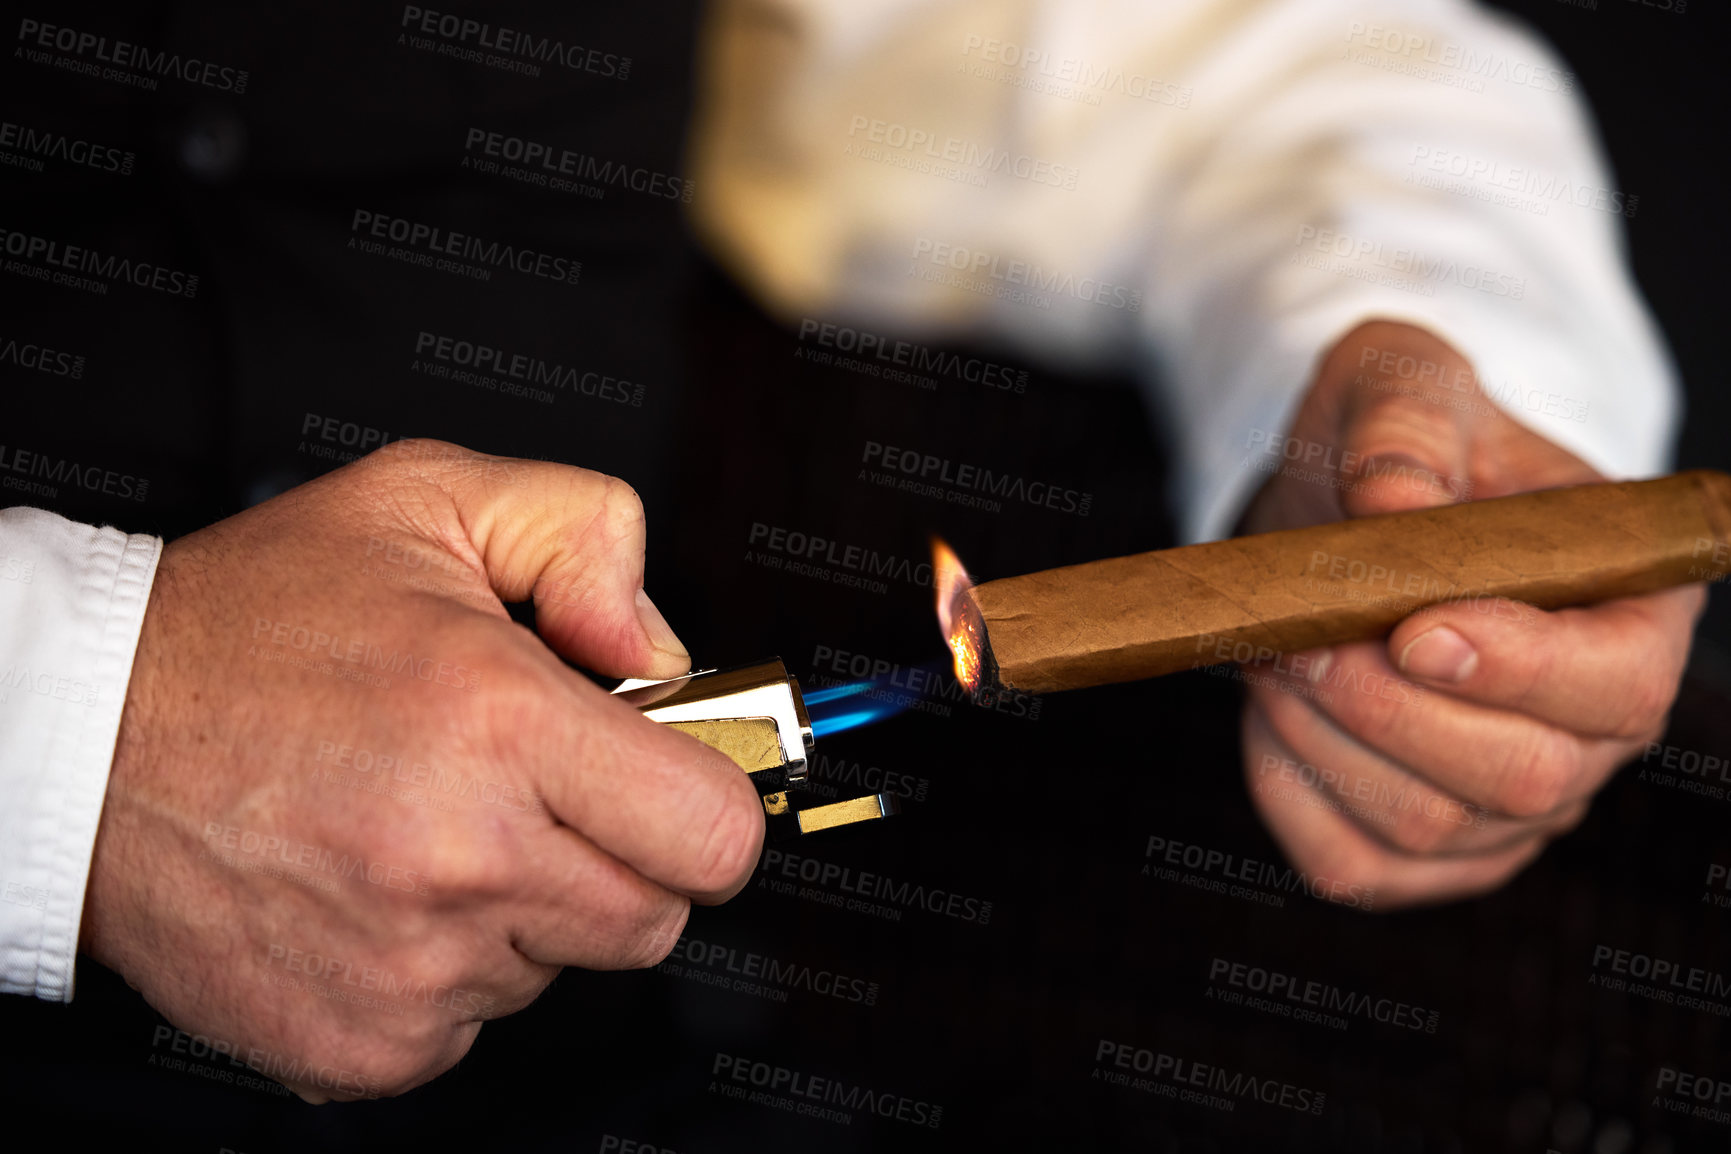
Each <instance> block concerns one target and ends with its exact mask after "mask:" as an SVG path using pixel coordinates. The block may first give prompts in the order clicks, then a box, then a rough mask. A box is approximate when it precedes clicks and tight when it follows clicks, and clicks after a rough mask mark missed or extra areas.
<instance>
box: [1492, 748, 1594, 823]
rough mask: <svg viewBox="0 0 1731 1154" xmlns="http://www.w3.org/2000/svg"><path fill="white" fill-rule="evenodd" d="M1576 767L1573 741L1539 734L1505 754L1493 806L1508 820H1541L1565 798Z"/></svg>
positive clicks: (1578, 757)
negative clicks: (1508, 818) (1509, 818)
mask: <svg viewBox="0 0 1731 1154" xmlns="http://www.w3.org/2000/svg"><path fill="white" fill-rule="evenodd" d="M1579 767H1580V753H1579V750H1578V748H1577V747H1576V745H1575V744H1574V742H1573V740H1572V739H1570V738H1569V737H1568V736H1567V735H1565V734H1561V733H1558V732H1556V731H1554V730H1550V729H1546V730H1542V731H1541V732H1540V733H1539V734H1538V735H1536V736H1534V737H1531V738H1528V739H1525V740H1523V741H1520V742H1518V743H1516V744H1515V745H1513V746H1512V747H1511V748H1510V749H1509V750H1508V751H1507V753H1506V754H1505V756H1504V758H1503V764H1502V768H1501V772H1500V773H1499V774H1498V784H1497V788H1496V795H1495V798H1494V804H1495V806H1496V808H1497V809H1499V810H1501V811H1502V812H1503V813H1505V814H1507V815H1509V816H1510V817H1514V818H1519V819H1523V820H1529V821H1530V820H1532V819H1535V818H1541V817H1544V816H1545V815H1547V814H1549V813H1551V812H1552V811H1554V810H1555V809H1556V808H1557V807H1558V806H1559V805H1561V804H1562V803H1563V801H1564V799H1565V798H1566V797H1567V796H1568V792H1569V787H1570V785H1571V784H1572V783H1573V782H1574V780H1575V778H1576V776H1577V775H1578V772H1579Z"/></svg>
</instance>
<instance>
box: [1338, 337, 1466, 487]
mask: <svg viewBox="0 0 1731 1154" xmlns="http://www.w3.org/2000/svg"><path fill="white" fill-rule="evenodd" d="M1438 343H1439V344H1440V342H1438ZM1427 351H1428V350H1427ZM1448 352H1449V353H1451V354H1453V350H1448ZM1432 355H1433V356H1435V355H1437V354H1435V353H1434V352H1433V353H1432ZM1453 355H1454V356H1455V357H1456V358H1457V359H1460V361H1461V364H1462V365H1465V363H1466V362H1465V360H1464V358H1459V354H1453ZM1469 374H1470V370H1469ZM1467 379H1471V378H1470V375H1469V376H1468V378H1467ZM1458 396H1459V394H1454V393H1452V392H1451V391H1449V390H1446V389H1442V388H1439V387H1437V386H1434V385H1431V386H1423V385H1415V384H1414V383H1413V382H1412V381H1410V380H1403V379H1401V378H1400V377H1398V376H1394V375H1392V374H1383V373H1377V372H1363V371H1361V372H1359V373H1357V374H1356V375H1355V376H1354V377H1353V379H1352V382H1351V384H1349V385H1348V386H1347V388H1346V392H1345V395H1344V397H1343V398H1342V401H1343V404H1342V406H1341V428H1340V441H1339V444H1340V446H1341V449H1342V450H1343V451H1342V453H1341V457H1340V465H1339V472H1340V474H1341V476H1340V493H1341V506H1342V510H1343V511H1344V512H1345V513H1346V515H1347V516H1349V517H1363V516H1366V515H1369V514H1372V513H1395V512H1399V511H1401V510H1403V509H1428V508H1432V507H1434V506H1437V505H1450V504H1454V503H1455V502H1457V501H1464V500H1467V499H1469V498H1470V497H1471V496H1472V484H1471V482H1470V481H1469V480H1468V479H1467V478H1468V470H1469V468H1470V465H1471V460H1472V452H1471V450H1472V431H1473V430H1472V423H1471V419H1470V416H1469V415H1468V413H1467V411H1466V406H1463V405H1459V404H1457V403H1454V402H1455V401H1456V400H1457V398H1458Z"/></svg>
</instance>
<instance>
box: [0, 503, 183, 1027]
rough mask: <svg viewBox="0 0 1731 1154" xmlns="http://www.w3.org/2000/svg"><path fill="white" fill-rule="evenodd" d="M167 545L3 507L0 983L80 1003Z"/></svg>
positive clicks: (0, 526) (7, 990)
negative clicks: (87, 922)
mask: <svg viewBox="0 0 1731 1154" xmlns="http://www.w3.org/2000/svg"><path fill="white" fill-rule="evenodd" d="M161 552H162V542H161V540H160V539H158V538H156V537H149V536H143V535H128V534H126V533H122V532H119V531H118V530H115V529H97V528H93V527H92V526H89V525H80V524H77V523H76V522H73V521H68V520H67V519H66V518H64V517H60V516H56V515H55V514H53V513H49V512H45V511H44V510H41V509H26V508H15V509H0V992H5V993H12V994H35V995H36V996H37V997H40V998H49V999H53V1000H56V1001H62V1002H68V1001H71V1000H72V975H73V958H74V956H75V955H76V953H77V951H78V925H79V921H80V919H81V917H82V915H83V911H84V883H85V880H86V878H87V877H88V876H89V873H90V855H91V850H92V849H93V848H94V846H95V843H96V823H97V819H98V818H99V817H100V816H101V813H102V798H103V795H104V793H105V792H106V790H107V788H108V768H109V765H110V763H111V762H112V761H113V760H114V743H115V740H116V738H117V736H118V734H119V732H120V713H121V707H122V706H124V705H125V704H126V686H127V683H128V682H129V681H130V680H131V679H132V658H133V654H134V652H135V651H136V649H137V648H138V635H139V631H140V630H141V629H142V628H143V625H144V607H145V605H146V603H147V602H148V601H149V599H150V586H151V582H152V580H153V579H154V578H155V576H156V561H157V558H158V557H159V556H160V555H161Z"/></svg>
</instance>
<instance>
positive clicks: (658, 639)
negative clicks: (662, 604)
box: [637, 589, 691, 657]
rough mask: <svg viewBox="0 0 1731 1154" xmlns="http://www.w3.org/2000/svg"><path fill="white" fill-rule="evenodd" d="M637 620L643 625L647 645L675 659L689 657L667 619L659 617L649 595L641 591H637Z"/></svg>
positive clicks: (659, 611)
mask: <svg viewBox="0 0 1731 1154" xmlns="http://www.w3.org/2000/svg"><path fill="white" fill-rule="evenodd" d="M637 620H638V621H640V622H642V623H643V632H645V633H647V634H649V644H651V645H653V646H655V648H657V649H659V650H662V651H663V652H665V653H671V654H673V655H674V656H675V657H689V656H691V654H690V652H689V651H688V650H687V649H686V648H685V646H684V645H682V644H680V641H679V636H678V634H676V633H674V632H673V626H671V625H669V624H668V623H667V618H665V617H663V616H662V615H661V610H659V609H657V608H656V607H655V602H653V601H651V600H650V599H649V594H647V593H645V592H644V591H643V590H641V589H639V590H638V591H637Z"/></svg>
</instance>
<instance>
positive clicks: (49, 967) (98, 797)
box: [0, 0, 1678, 998]
mask: <svg viewBox="0 0 1731 1154" xmlns="http://www.w3.org/2000/svg"><path fill="white" fill-rule="evenodd" d="M709 20H710V23H709V27H708V29H707V33H706V41H705V66H704V72H705V77H704V89H703V91H702V93H700V97H701V99H700V102H699V108H700V111H699V118H698V122H697V124H696V126H695V128H694V132H693V137H692V169H693V177H694V183H695V188H696V190H697V193H696V199H695V202H694V210H695V214H696V219H697V223H698V226H699V228H700V230H701V231H702V233H703V234H704V236H705V237H706V239H707V241H708V242H709V243H710V245H711V246H712V248H714V249H715V251H716V252H717V253H718V254H719V255H720V256H721V257H722V259H724V260H725V261H726V262H727V263H728V264H729V265H730V266H731V267H732V268H733V269H734V270H735V272H736V273H737V275H738V276H739V277H740V278H741V279H742V280H743V281H744V282H745V283H746V284H748V285H749V286H751V287H752V288H753V289H754V290H755V291H756V292H757V294H758V296H759V298H760V299H761V300H762V301H763V302H764V304H765V305H766V306H767V307H769V308H770V309H771V310H773V311H774V312H776V313H777V314H779V315H780V316H782V317H783V318H784V319H786V320H787V321H789V322H790V323H794V324H803V323H805V322H808V321H811V320H814V319H816V318H822V319H824V320H826V321H840V322H842V323H844V324H847V325H852V326H857V327H856V328H855V329H854V333H855V336H854V337H853V338H852V339H855V340H857V339H858V338H859V333H860V331H861V330H866V331H868V332H870V333H871V334H873V335H876V336H879V337H882V338H883V339H884V341H885V342H886V343H892V344H893V341H894V340H895V339H897V338H903V337H912V338H922V337H923V338H931V339H941V338H944V337H955V336H963V335H966V336H971V337H979V336H987V337H992V338H996V339H999V340H1002V341H1007V342H1011V343H1013V344H1020V345H1023V346H1025V347H1029V348H1036V349H1038V350H1040V351H1041V352H1042V353H1043V354H1044V355H1046V356H1049V357H1054V356H1055V357H1067V358H1070V359H1072V360H1074V361H1076V362H1078V363H1081V362H1095V363H1099V362H1108V363H1117V364H1130V365H1133V366H1136V367H1138V368H1139V369H1140V370H1142V375H1143V377H1144V378H1145V379H1146V380H1148V381H1149V382H1150V392H1151V394H1152V395H1153V398H1154V403H1155V404H1156V405H1157V406H1159V408H1160V409H1161V411H1162V416H1163V418H1164V424H1165V425H1166V427H1168V428H1170V429H1172V430H1174V431H1175V432H1176V436H1177V441H1178V443H1177V444H1176V445H1175V446H1174V450H1175V456H1176V458H1177V469H1178V472H1177V476H1176V478H1175V480H1176V487H1177V493H1178V497H1179V500H1180V502H1181V508H1180V510H1179V513H1180V524H1181V528H1182V531H1183V533H1184V535H1185V537H1186V539H1189V540H1201V539H1208V538H1211V537H1215V536H1219V535H1221V534H1222V533H1224V532H1226V531H1227V529H1228V527H1229V526H1230V525H1231V524H1232V523H1233V521H1234V519H1235V518H1236V517H1237V515H1238V513H1239V511H1240V510H1241V509H1242V507H1243V505H1244V503H1245V501H1246V500H1247V499H1248V497H1249V496H1250V495H1251V493H1252V492H1253V491H1254V488H1255V486H1256V484H1257V483H1258V482H1259V481H1260V480H1261V479H1263V478H1264V477H1266V473H1264V472H1263V471H1262V470H1261V469H1260V468H1259V467H1258V466H1259V465H1260V464H1261V463H1263V461H1264V458H1265V457H1266V455H1267V454H1269V453H1271V452H1272V453H1280V452H1281V451H1283V449H1285V448H1286V446H1285V444H1284V443H1283V439H1282V438H1283V431H1284V430H1285V429H1286V428H1287V426H1288V424H1289V422H1290V418H1291V416H1292V414H1293V411H1294V410H1295V408H1296V406H1297V404H1298V401H1299V399H1300V397H1301V395H1302V393H1303V390H1304V388H1305V387H1306V385H1307V384H1308V383H1309V381H1310V379H1311V377H1312V375H1313V373H1314V370H1315V367H1316V364H1317V361H1318V359H1319V358H1320V356H1321V355H1322V354H1324V353H1325V352H1326V351H1327V350H1329V349H1330V348H1331V347H1332V346H1333V345H1334V344H1335V343H1336V342H1337V341H1338V340H1339V338H1341V337H1342V336H1344V335H1345V334H1346V333H1347V332H1348V331H1349V330H1350V329H1352V328H1353V327H1355V326H1356V325H1357V324H1358V323H1359V322H1361V321H1364V320H1368V319H1372V318H1387V319H1395V320H1406V321H1410V322H1412V323H1415V324H1418V325H1421V326H1423V327H1426V328H1428V329H1430V330H1431V331H1433V332H1435V333H1436V334H1437V335H1439V336H1441V337H1443V338H1444V339H1445V340H1447V341H1448V342H1449V343H1451V344H1452V345H1453V346H1454V347H1455V348H1457V349H1458V350H1459V351H1460V352H1462V353H1463V354H1465V355H1466V357H1467V358H1468V359H1469V360H1470V361H1471V362H1472V363H1473V364H1474V365H1475V367H1476V368H1477V370H1478V372H1479V374H1480V378H1481V380H1482V381H1483V382H1484V384H1485V386H1486V388H1487V389H1488V390H1489V391H1490V393H1491V396H1492V398H1493V399H1494V400H1495V401H1496V402H1497V403H1498V404H1500V405H1502V406H1503V407H1504V408H1505V409H1506V410H1507V411H1508V412H1509V413H1510V414H1511V415H1512V416H1513V417H1515V418H1516V419H1518V420H1520V421H1522V422H1524V423H1526V424H1527V425H1529V426H1530V427H1531V428H1533V429H1534V430H1535V431H1536V432H1538V433H1540V434H1542V435H1543V436H1546V437H1548V438H1550V439H1551V440H1553V441H1555V442H1557V443H1558V444H1560V445H1562V446H1563V447H1565V448H1567V449H1569V450H1571V451H1573V452H1574V453H1576V454H1578V455H1579V456H1581V457H1582V458H1584V459H1585V460H1586V461H1587V462H1588V463H1590V464H1592V465H1594V466H1595V467H1597V468H1598V469H1599V470H1600V471H1601V472H1604V473H1606V474H1608V475H1610V476H1613V477H1629V476H1642V475H1650V474H1652V473H1655V472H1658V471H1659V470H1660V469H1662V468H1663V466H1664V465H1665V464H1666V459H1667V452H1668V448H1669V445H1670V442H1671V437H1672V434H1673V432H1674V425H1675V422H1676V420H1677V416H1678V401H1677V389H1676V385H1675V382H1674V380H1673V371H1672V369H1671V366H1670V364H1669V362H1668V360H1667V358H1666V354H1665V352H1664V350H1663V348H1662V346H1661V344H1660V342H1659V340H1658V338H1657V335H1656V331H1655V328H1654V325H1653V323H1652V321H1651V319H1650V318H1649V316H1648V315H1647V313H1646V311H1645V309H1644V307H1643V305H1642V302H1641V301H1640V299H1639V297H1638V295H1637V293H1636V291H1635V289H1634V286H1633V284H1632V282H1631V280H1630V278H1629V275H1628V273H1627V270H1626V268H1625V264H1624V255H1623V252H1622V248H1621V245H1622V236H1621V231H1620V229H1619V227H1618V221H1617V215H1618V214H1619V213H1630V212H1632V211H1634V210H1637V209H1638V205H1637V203H1636V201H1635V198H1634V197H1631V196H1628V195H1626V190H1623V189H1620V188H1618V187H1617V185H1616V183H1615V182H1614V181H1613V180H1612V178H1611V177H1610V175H1609V174H1608V172H1607V171H1606V167H1605V165H1604V163H1603V161H1602V159H1601V158H1600V157H1599V155H1598V153H1597V151H1596V146H1595V144H1594V140H1593V137H1592V134H1591V132H1590V129H1589V127H1588V125H1587V121H1586V116H1585V112H1584V109H1583V106H1582V104H1581V101H1580V99H1579V97H1578V96H1577V95H1576V94H1575V93H1574V91H1573V90H1574V87H1575V82H1574V77H1573V76H1572V75H1570V74H1569V73H1568V72H1567V71H1566V70H1565V69H1564V68H1563V66H1562V65H1561V64H1560V63H1559V62H1558V61H1557V60H1556V58H1555V57H1554V56H1553V55H1552V54H1551V53H1550V52H1549V51H1548V50H1547V49H1546V48H1544V47H1543V46H1542V45H1540V44H1539V43H1538V42H1537V41H1536V40H1535V39H1534V38H1533V37H1532V36H1530V35H1528V34H1526V33H1524V32H1523V31H1521V30H1520V29H1518V28H1517V27H1515V26H1513V25H1512V24H1510V23H1509V22H1508V21H1506V20H1504V19H1502V18H1500V17H1498V16H1495V15H1493V14H1491V13H1488V12H1484V11H1480V10H1478V9H1476V8H1473V7H1471V6H1470V5H1468V4H1466V3H1464V2H1463V0H1404V2H1402V3H1399V4H1394V3H1373V2H1370V0H1164V2H1159V0H875V2H873V3H871V4H862V3H859V2H858V0H716V2H715V3H714V5H713V6H712V8H711V11H710V15H709ZM894 387H899V386H891V385H887V384H886V385H885V388H886V390H888V389H890V388H894ZM894 396H895V394H893V393H889V392H887V391H886V403H894V400H893V398H894ZM1036 435H1037V434H1036ZM158 548H159V543H158V542H156V541H155V540H154V539H152V538H145V537H131V538H129V537H126V536H125V535H123V534H119V533H116V532H113V531H112V530H100V531H99V530H95V529H91V528H88V527H84V526H77V525H72V524H70V523H68V522H65V521H62V520H60V519H59V518H55V517H52V516H51V515H48V514H44V513H41V512H39V511H35V510H10V511H8V512H6V513H4V514H0V671H6V670H12V671H16V670H20V669H24V670H28V671H30V675H31V676H32V677H34V678H36V680H35V681H32V682H30V685H31V686H33V687H34V686H37V685H45V686H48V687H49V690H50V691H49V692H41V691H38V690H36V689H34V688H30V689H26V688H8V689H5V690H4V692H5V693H6V696H7V699H6V700H5V701H4V702H3V703H0V832H3V833H4V837H3V838H0V898H5V900H0V983H3V984H0V989H4V990H9V991H18V992H30V993H36V994H38V995H39V996H42V997H49V998H69V997H70V996H71V992H72V959H73V953H74V951H75V949H76V945H77V938H78V924H79V916H80V911H81V908H82V901H83V893H84V879H85V875H86V873H87V872H88V869H89V863H90V854H91V845H92V840H93V838H94V836H95V829H96V824H97V817H98V814H99V812H100V807H101V802H102V795H103V789H104V783H105V781H106V775H107V771H108V765H109V762H110V760H111V759H112V751H113V746H114V740H115V734H116V731H117V727H118V722H119V716H120V707H121V704H122V703H123V701H124V698H125V693H126V681H127V676H128V673H129V671H130V667H131V660H132V651H133V648H134V646H135V645H136V641H137V636H138V631H139V628H140V623H141V621H142V617H143V611H144V605H145V601H146V598H147V596H148V591H149V585H150V580H151V577H152V575H153V573H154V567H155V562H156V557H157V550H158ZM13 557H18V558H22V559H23V560H24V562H27V563H28V564H29V565H30V570H29V572H30V578H29V580H28V581H21V580H18V579H16V578H11V579H9V578H7V577H6V573H7V571H8V570H7V569H6V566H8V565H9V564H10V560H9V559H10V558H13ZM38 670H40V671H41V672H42V673H45V674H51V675H52V677H51V679H50V680H47V681H43V680H41V675H40V674H39V673H38V672H37V671H38ZM15 676H16V673H15V672H14V673H9V674H8V677H15ZM63 678H71V679H78V680H81V682H82V683H84V684H87V685H89V686H92V687H94V692H95V695H96V696H95V700H94V702H93V703H91V704H78V703H74V702H73V700H72V698H71V691H70V690H68V691H67V695H66V696H59V695H58V694H59V687H60V686H61V685H62V680H61V679H63ZM8 684H10V683H8ZM8 895H11V896H8Z"/></svg>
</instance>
